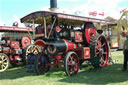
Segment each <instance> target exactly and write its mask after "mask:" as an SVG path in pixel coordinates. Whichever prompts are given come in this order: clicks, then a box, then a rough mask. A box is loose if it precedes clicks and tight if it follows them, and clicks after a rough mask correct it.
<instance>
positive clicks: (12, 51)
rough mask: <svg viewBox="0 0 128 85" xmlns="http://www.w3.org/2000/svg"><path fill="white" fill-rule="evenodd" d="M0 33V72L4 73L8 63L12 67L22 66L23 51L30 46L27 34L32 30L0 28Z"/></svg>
mask: <svg viewBox="0 0 128 85" xmlns="http://www.w3.org/2000/svg"><path fill="white" fill-rule="evenodd" d="M0 31H1V32H2V33H3V34H2V35H1V40H0V72H3V71H5V70H6V69H7V68H8V66H9V63H10V64H11V65H12V66H18V65H24V64H25V63H26V60H25V57H24V54H23V50H24V48H25V47H26V46H27V45H29V44H31V38H30V37H29V36H28V35H27V34H28V33H27V32H30V33H32V32H33V30H32V29H29V30H28V29H23V28H17V27H5V26H0ZM16 36H17V39H16Z"/></svg>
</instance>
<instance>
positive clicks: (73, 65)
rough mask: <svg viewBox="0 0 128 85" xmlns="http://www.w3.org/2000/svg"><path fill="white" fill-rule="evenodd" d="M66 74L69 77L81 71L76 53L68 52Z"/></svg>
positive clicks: (65, 60) (65, 63) (65, 62)
mask: <svg viewBox="0 0 128 85" xmlns="http://www.w3.org/2000/svg"><path fill="white" fill-rule="evenodd" d="M64 67H65V72H66V74H67V75H68V76H73V75H76V74H77V72H78V70H79V60H78V57H77V54H76V53H75V52H68V53H67V55H66V56H65V59H64Z"/></svg>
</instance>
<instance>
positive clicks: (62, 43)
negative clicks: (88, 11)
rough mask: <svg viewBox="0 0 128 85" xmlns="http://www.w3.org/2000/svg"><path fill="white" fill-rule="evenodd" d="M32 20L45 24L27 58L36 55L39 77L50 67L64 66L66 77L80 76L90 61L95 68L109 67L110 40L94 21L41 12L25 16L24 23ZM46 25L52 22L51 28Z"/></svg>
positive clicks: (29, 47) (27, 53)
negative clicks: (107, 65)
mask: <svg viewBox="0 0 128 85" xmlns="http://www.w3.org/2000/svg"><path fill="white" fill-rule="evenodd" d="M32 17H34V18H32ZM42 19H43V20H44V21H43V20H42ZM45 19H47V20H45ZM50 19H51V20H50ZM32 20H35V21H34V22H35V24H40V22H41V21H42V22H44V23H43V24H41V25H40V26H42V28H40V29H39V28H38V27H37V28H36V30H44V33H43V34H42V36H41V37H38V38H36V39H35V43H34V45H30V46H28V47H27V50H26V57H27V56H31V55H33V54H34V56H35V58H36V59H35V61H34V68H35V71H36V72H37V74H44V73H46V72H48V71H49V70H50V67H64V68H65V72H66V74H67V75H68V76H72V75H75V74H77V73H78V70H79V68H80V66H81V65H82V63H83V62H84V61H87V60H88V61H90V62H91V64H92V65H93V66H94V68H98V67H104V66H105V65H106V64H107V62H108V54H109V48H108V43H107V40H106V38H105V37H104V36H103V35H102V34H100V31H97V30H96V28H95V26H94V24H93V22H92V20H90V21H88V20H89V18H86V17H79V16H74V15H67V14H60V13H52V12H47V11H39V12H34V13H31V14H29V15H27V16H25V17H23V18H22V19H21V22H27V23H32ZM94 20H95V19H94ZM46 21H48V22H46ZM95 21H96V20H95ZM45 22H46V23H47V24H48V25H51V23H52V25H51V28H50V29H49V27H48V26H47V25H46V23H45ZM43 26H44V27H43ZM98 32H99V33H98ZM37 35H39V33H37ZM28 62H29V60H28Z"/></svg>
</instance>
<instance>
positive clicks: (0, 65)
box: [0, 53, 9, 72]
mask: <svg viewBox="0 0 128 85" xmlns="http://www.w3.org/2000/svg"><path fill="white" fill-rule="evenodd" d="M8 66H9V58H8V56H7V55H6V54H3V53H0V72H4V71H5V70H6V69H8Z"/></svg>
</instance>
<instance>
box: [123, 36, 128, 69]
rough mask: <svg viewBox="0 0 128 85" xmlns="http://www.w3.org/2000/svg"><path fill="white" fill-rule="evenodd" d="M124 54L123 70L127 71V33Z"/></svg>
mask: <svg viewBox="0 0 128 85" xmlns="http://www.w3.org/2000/svg"><path fill="white" fill-rule="evenodd" d="M123 54H124V64H123V69H122V71H126V69H127V62H128V35H126V40H125V41H124V46H123Z"/></svg>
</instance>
